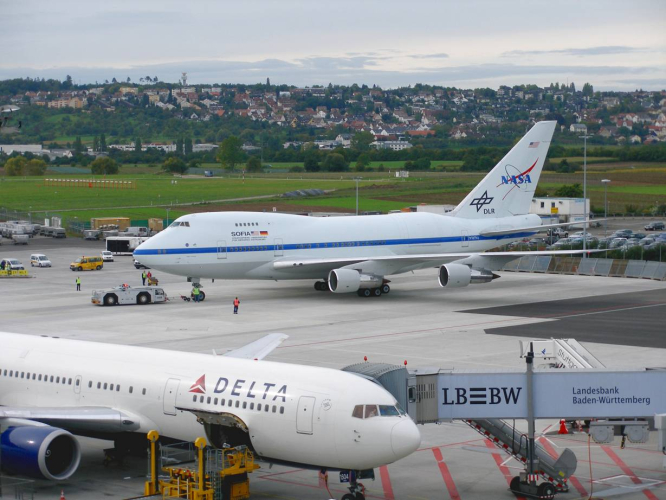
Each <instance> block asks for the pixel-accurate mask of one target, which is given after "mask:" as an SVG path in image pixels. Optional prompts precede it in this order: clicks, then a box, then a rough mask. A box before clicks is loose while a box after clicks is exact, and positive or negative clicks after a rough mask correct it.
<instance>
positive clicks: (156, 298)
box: [91, 285, 167, 306]
mask: <svg viewBox="0 0 666 500" xmlns="http://www.w3.org/2000/svg"><path fill="white" fill-rule="evenodd" d="M166 301H167V295H166V292H165V291H164V289H162V288H159V287H154V286H139V287H136V288H132V287H131V286H123V285H121V286H116V287H114V288H111V289H110V290H93V293H92V298H91V302H92V303H93V304H97V305H100V306H102V305H103V306H115V305H119V304H140V305H145V304H150V303H154V302H166Z"/></svg>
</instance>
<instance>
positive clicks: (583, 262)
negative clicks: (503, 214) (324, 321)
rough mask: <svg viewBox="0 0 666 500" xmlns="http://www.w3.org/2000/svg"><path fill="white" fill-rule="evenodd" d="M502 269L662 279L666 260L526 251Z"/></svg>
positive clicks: (665, 274)
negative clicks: (522, 255) (592, 256)
mask: <svg viewBox="0 0 666 500" xmlns="http://www.w3.org/2000/svg"><path fill="white" fill-rule="evenodd" d="M502 270H503V271H515V272H523V273H551V274H576V275H583V276H615V277H621V278H644V279H652V280H660V281H663V280H665V279H666V262H656V261H649V260H621V259H592V258H590V259H583V258H580V257H553V256H550V255H525V256H524V257H521V258H520V259H516V260H514V261H511V262H509V263H508V264H507V265H506V266H504V267H503V268H502Z"/></svg>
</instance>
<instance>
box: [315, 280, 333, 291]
mask: <svg viewBox="0 0 666 500" xmlns="http://www.w3.org/2000/svg"><path fill="white" fill-rule="evenodd" d="M314 288H315V290H317V291H318V292H330V291H331V289H330V288H329V286H328V281H316V282H315V284H314Z"/></svg>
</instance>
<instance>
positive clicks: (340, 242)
mask: <svg viewBox="0 0 666 500" xmlns="http://www.w3.org/2000/svg"><path fill="white" fill-rule="evenodd" d="M555 125H556V122H554V121H547V122H540V123H537V124H536V125H534V127H532V129H531V130H530V131H529V132H528V133H527V134H526V135H525V136H524V137H523V138H522V139H521V140H520V141H519V142H518V143H517V144H516V145H515V146H514V147H513V148H512V149H511V151H509V153H508V154H507V155H506V156H505V157H504V158H503V159H502V160H501V161H500V162H499V163H498V164H497V165H496V166H495V167H494V168H493V169H492V170H491V171H490V172H489V173H488V175H486V177H485V178H484V179H483V180H482V181H481V182H480V183H479V184H478V185H477V186H476V187H475V188H474V190H473V191H472V192H471V193H469V194H468V195H467V197H466V198H465V199H464V200H463V201H462V202H461V203H460V205H458V206H457V207H456V208H455V209H454V210H453V211H452V212H450V213H449V214H447V215H437V214H430V213H423V212H414V213H400V214H390V215H375V216H360V217H329V218H319V217H302V216H297V215H287V214H274V213H254V212H219V213H214V212H213V213H201V214H190V215H185V216H183V217H180V218H178V219H177V220H176V221H175V222H174V223H173V224H171V225H170V226H169V227H168V228H167V229H166V230H165V231H162V232H161V233H160V234H158V235H156V236H154V237H152V238H150V239H149V240H148V241H146V242H144V243H143V244H141V245H140V246H139V247H138V248H137V249H136V250H135V251H134V256H135V257H136V258H137V259H138V260H139V261H141V263H142V264H145V265H147V266H150V267H152V268H155V269H159V270H161V271H164V272H168V273H171V274H176V275H181V276H187V277H188V278H189V279H190V281H192V282H195V283H196V282H199V281H200V279H201V278H213V279H214V278H223V279H267V280H288V279H320V280H322V281H318V282H317V283H315V288H316V289H317V290H331V291H333V292H335V293H347V292H357V293H358V294H359V295H362V296H371V295H377V296H378V295H381V294H382V293H388V292H389V291H390V287H389V285H388V280H386V279H385V277H386V276H390V275H393V274H400V273H405V272H409V271H413V270H416V269H424V268H429V267H439V284H440V285H441V286H442V287H447V288H457V287H464V286H467V285H469V284H475V283H487V282H489V281H492V280H493V279H495V278H498V277H499V276H497V275H496V274H495V273H494V272H493V271H497V270H499V269H501V268H502V266H504V265H505V264H506V263H507V262H509V261H511V260H514V259H517V258H519V257H522V256H523V255H526V253H525V252H492V253H484V252H486V251H487V250H490V249H493V248H495V247H497V246H499V245H500V244H506V243H509V242H512V241H517V240H520V239H522V238H525V237H526V236H530V235H533V234H536V233H538V232H539V231H541V230H543V229H544V228H545V227H552V226H556V225H558V224H553V225H550V226H543V225H542V224H541V218H540V217H539V216H538V215H535V214H528V211H529V208H530V204H531V200H532V196H533V194H534V190H535V189H536V186H537V183H538V181H539V176H540V175H541V169H542V167H543V164H544V161H545V159H546V153H547V152H548V147H549V145H550V141H551V139H552V137H553V132H554V130H555ZM558 253H562V254H571V253H577V252H575V251H574V252H571V251H559V252H558V251H546V252H529V255H554V254H558Z"/></svg>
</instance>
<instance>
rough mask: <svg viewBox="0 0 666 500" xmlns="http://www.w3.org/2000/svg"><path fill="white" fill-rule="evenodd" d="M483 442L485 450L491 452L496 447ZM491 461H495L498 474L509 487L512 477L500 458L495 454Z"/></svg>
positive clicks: (521, 499)
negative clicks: (500, 474)
mask: <svg viewBox="0 0 666 500" xmlns="http://www.w3.org/2000/svg"><path fill="white" fill-rule="evenodd" d="M484 441H485V443H486V448H489V449H491V450H494V449H496V446H495V445H494V444H493V443H491V442H490V441H488V440H487V439H486V440H484ZM493 459H494V460H495V463H496V464H497V467H499V470H500V472H501V473H502V475H503V476H504V478H505V479H506V484H508V485H509V486H511V480H512V479H513V477H514V476H512V475H511V472H510V471H509V468H508V467H507V466H506V465H502V457H501V456H500V455H498V454H497V453H493ZM516 498H518V499H519V500H527V499H526V498H525V497H516Z"/></svg>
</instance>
